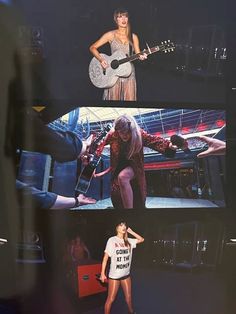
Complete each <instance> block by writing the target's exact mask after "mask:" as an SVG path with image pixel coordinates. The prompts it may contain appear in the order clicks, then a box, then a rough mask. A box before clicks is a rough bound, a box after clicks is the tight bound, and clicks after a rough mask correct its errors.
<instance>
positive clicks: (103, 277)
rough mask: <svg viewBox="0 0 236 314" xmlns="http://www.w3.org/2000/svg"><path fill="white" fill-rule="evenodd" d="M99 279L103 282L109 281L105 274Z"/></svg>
mask: <svg viewBox="0 0 236 314" xmlns="http://www.w3.org/2000/svg"><path fill="white" fill-rule="evenodd" d="M99 279H100V280H101V282H105V281H107V276H106V275H105V274H101V275H100V278H99Z"/></svg>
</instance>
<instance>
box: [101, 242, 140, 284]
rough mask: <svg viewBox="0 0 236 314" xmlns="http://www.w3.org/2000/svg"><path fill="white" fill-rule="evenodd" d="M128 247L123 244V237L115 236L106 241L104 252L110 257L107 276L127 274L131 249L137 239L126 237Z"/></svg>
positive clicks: (117, 276)
mask: <svg viewBox="0 0 236 314" xmlns="http://www.w3.org/2000/svg"><path fill="white" fill-rule="evenodd" d="M128 241H129V243H130V248H129V247H127V246H125V243H124V239H121V238H119V237H117V236H114V237H111V238H109V239H108V241H107V245H106V248H105V253H107V254H108V255H109V257H110V258H111V264H110V271H109V278H111V279H119V278H121V277H124V276H128V275H129V273H130V265H131V260H132V251H133V249H134V248H136V244H137V239H132V238H128Z"/></svg>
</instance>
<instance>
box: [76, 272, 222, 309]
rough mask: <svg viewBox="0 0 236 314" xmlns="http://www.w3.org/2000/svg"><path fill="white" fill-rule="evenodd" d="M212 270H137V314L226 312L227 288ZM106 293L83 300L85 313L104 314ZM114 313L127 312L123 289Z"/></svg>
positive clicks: (135, 293)
mask: <svg viewBox="0 0 236 314" xmlns="http://www.w3.org/2000/svg"><path fill="white" fill-rule="evenodd" d="M222 281H223V280H222V277H221V276H220V275H219V274H217V273H215V272H212V271H198V272H192V273H191V272H189V271H174V270H173V271H172V270H160V269H159V270H158V269H150V268H149V269H145V270H144V269H136V270H135V271H133V273H132V287H133V288H132V289H133V291H132V295H133V304H134V309H135V311H136V312H137V314H147V313H148V314H158V313H160V314H190V313H191V314H199V313H201V314H222V313H226V285H225V283H224V282H222ZM105 297H106V294H100V295H96V296H93V297H90V298H89V299H87V300H86V299H84V300H81V304H80V308H81V309H82V312H81V313H84V314H103V311H104V309H103V306H104V301H105ZM111 313H112V314H121V313H127V308H126V304H125V300H124V296H123V292H122V290H121V289H120V290H119V292H118V296H117V298H116V300H115V302H114V304H113V307H112V311H111Z"/></svg>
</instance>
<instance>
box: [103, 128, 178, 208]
mask: <svg viewBox="0 0 236 314" xmlns="http://www.w3.org/2000/svg"><path fill="white" fill-rule="evenodd" d="M140 131H141V136H142V142H143V146H146V147H149V148H151V149H154V150H156V151H158V152H160V153H162V154H164V155H165V156H167V157H173V156H174V155H175V151H174V150H172V149H170V148H169V144H170V141H169V140H166V139H164V138H161V137H158V136H155V135H151V134H148V133H147V132H145V131H144V130H142V129H141V130H140ZM107 144H110V156H111V157H110V158H111V172H112V182H111V199H112V203H113V206H114V208H119V209H122V208H124V207H123V203H122V199H121V194H120V188H119V185H118V179H117V175H118V173H119V172H120V171H121V170H122V169H124V168H125V167H127V166H130V167H132V169H133V171H134V179H133V180H132V181H131V186H132V189H133V200H134V204H133V206H134V208H140V207H141V208H143V207H145V201H146V180H145V173H144V153H143V147H142V149H141V150H140V151H139V153H137V154H135V155H133V156H132V157H131V159H130V160H127V163H126V165H124V167H123V168H122V167H121V168H120V165H119V162H120V152H121V151H122V149H123V146H124V145H125V143H124V142H123V141H122V140H121V138H120V137H119V135H118V132H117V131H110V132H109V133H108V135H107V138H106V140H105V142H104V143H103V145H104V146H105V145H107ZM127 144H128V145H129V143H127ZM127 144H126V145H127ZM117 167H118V168H119V169H118V171H117Z"/></svg>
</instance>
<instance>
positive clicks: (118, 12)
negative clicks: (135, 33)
mask: <svg viewBox="0 0 236 314" xmlns="http://www.w3.org/2000/svg"><path fill="white" fill-rule="evenodd" d="M119 15H125V16H127V17H128V18H129V13H128V11H127V10H126V9H122V8H120V9H117V10H115V12H114V21H115V23H116V24H117V17H118V16H119ZM126 35H127V37H128V39H129V42H130V43H131V44H132V45H133V37H132V31H131V25H130V22H129V20H128V25H127V29H126Z"/></svg>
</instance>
